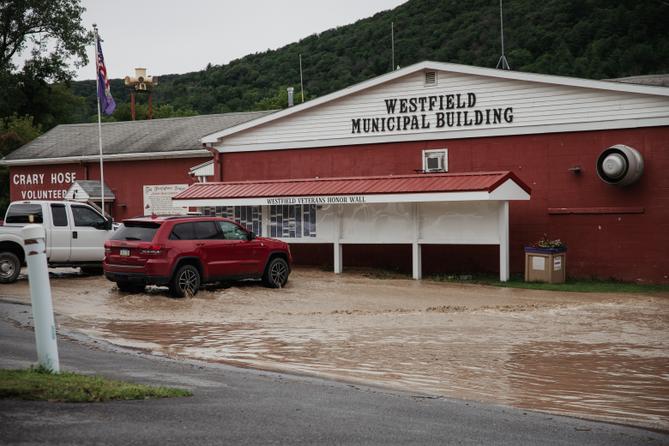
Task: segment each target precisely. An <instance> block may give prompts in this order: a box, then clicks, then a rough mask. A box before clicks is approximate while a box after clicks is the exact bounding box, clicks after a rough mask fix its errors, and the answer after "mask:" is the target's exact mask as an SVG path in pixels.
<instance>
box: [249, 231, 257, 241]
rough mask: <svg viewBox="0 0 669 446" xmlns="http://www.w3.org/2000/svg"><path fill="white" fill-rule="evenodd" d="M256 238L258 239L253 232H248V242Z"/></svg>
mask: <svg viewBox="0 0 669 446" xmlns="http://www.w3.org/2000/svg"><path fill="white" fill-rule="evenodd" d="M256 237H258V236H257V235H256V233H255V232H253V231H251V232H249V242H250V241H251V240H254V239H255V238H256Z"/></svg>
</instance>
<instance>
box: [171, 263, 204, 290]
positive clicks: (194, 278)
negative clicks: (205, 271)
mask: <svg viewBox="0 0 669 446" xmlns="http://www.w3.org/2000/svg"><path fill="white" fill-rule="evenodd" d="M199 289H200V271H198V269H197V268H195V267H194V266H193V265H184V266H182V267H180V268H179V269H177V272H176V273H174V276H172V280H171V281H170V293H171V294H172V296H174V297H185V296H189V297H190V296H195V295H196V294H197V291H198V290H199Z"/></svg>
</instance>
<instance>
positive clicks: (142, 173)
mask: <svg viewBox="0 0 669 446" xmlns="http://www.w3.org/2000/svg"><path fill="white" fill-rule="evenodd" d="M159 156H160V155H158V154H157V155H156V159H155V160H136V161H113V162H112V161H108V162H105V165H104V168H105V183H107V185H109V187H110V188H111V189H112V191H113V192H114V194H115V195H116V201H115V202H114V210H113V216H114V219H115V220H117V221H118V220H122V219H124V218H128V217H133V216H136V215H142V214H143V213H144V210H143V206H144V193H143V186H144V185H149V184H192V183H193V179H192V178H191V177H190V176H189V175H188V170H189V169H190V168H191V167H193V166H195V165H197V164H200V163H202V162H203V161H204V159H203V158H178V159H160V158H159ZM71 172H73V173H74V174H75V175H76V179H79V180H99V179H100V165H99V164H98V163H81V164H57V165H44V166H16V167H12V168H11V169H10V186H11V193H10V198H11V200H12V201H14V200H24V199H30V198H29V195H32V196H33V197H34V198H33V199H44V200H47V199H56V200H58V199H60V198H62V197H54V198H50V197H44V196H36V194H39V193H38V192H37V191H49V190H64V191H66V190H67V189H68V188H69V187H70V186H71V183H69V182H65V183H58V182H56V183H52V182H51V175H52V174H58V173H61V174H64V173H71ZM40 174H43V175H44V176H43V177H41V178H40V177H39V175H40ZM21 175H24V183H25V182H26V181H25V180H26V177H25V176H26V175H31V177H33V178H34V176H35V175H38V178H37V179H38V181H39V180H43V182H42V183H40V184H36V185H35V184H15V182H20V180H21ZM56 179H58V178H56ZM42 193H43V192H42Z"/></svg>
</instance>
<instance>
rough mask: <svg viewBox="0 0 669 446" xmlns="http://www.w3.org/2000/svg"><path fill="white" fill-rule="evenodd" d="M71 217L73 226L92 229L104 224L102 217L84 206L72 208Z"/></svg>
mask: <svg viewBox="0 0 669 446" xmlns="http://www.w3.org/2000/svg"><path fill="white" fill-rule="evenodd" d="M72 216H73V217H74V226H89V227H93V228H94V227H97V226H100V225H102V224H103V223H104V222H105V219H104V218H102V215H100V214H98V213H97V212H95V211H94V210H93V209H91V208H88V207H85V206H72Z"/></svg>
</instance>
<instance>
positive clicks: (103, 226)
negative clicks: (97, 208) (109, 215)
mask: <svg viewBox="0 0 669 446" xmlns="http://www.w3.org/2000/svg"><path fill="white" fill-rule="evenodd" d="M93 227H94V228H95V229H99V230H101V231H109V230H110V229H111V228H112V221H111V220H107V219H105V220H104V221H101V222H100V223H95V225H94V226H93Z"/></svg>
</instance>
